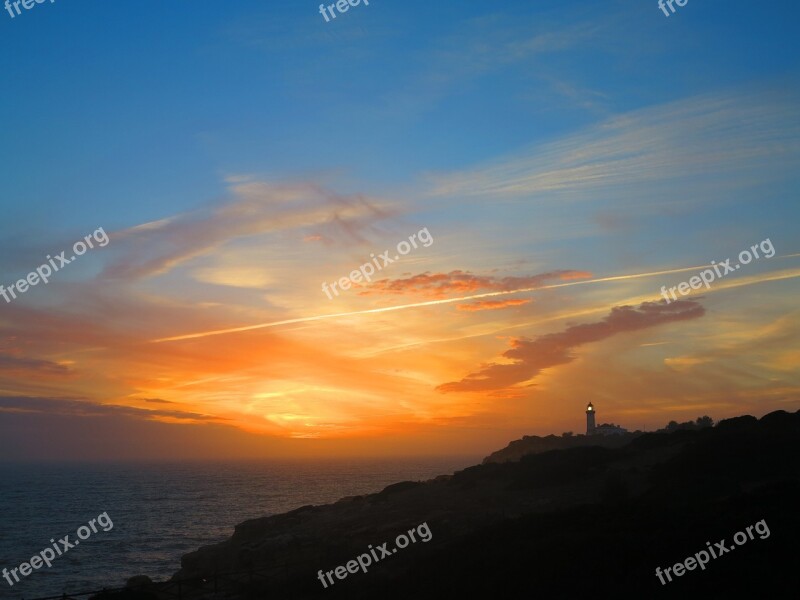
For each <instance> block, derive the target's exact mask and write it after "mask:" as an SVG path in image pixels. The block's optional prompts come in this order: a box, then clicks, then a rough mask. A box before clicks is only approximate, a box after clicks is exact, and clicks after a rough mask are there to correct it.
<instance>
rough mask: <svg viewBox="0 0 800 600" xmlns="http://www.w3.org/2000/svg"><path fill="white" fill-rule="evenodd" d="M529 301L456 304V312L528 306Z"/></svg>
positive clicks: (484, 301) (483, 301) (488, 301)
mask: <svg viewBox="0 0 800 600" xmlns="http://www.w3.org/2000/svg"><path fill="white" fill-rule="evenodd" d="M530 302H531V300H523V299H520V300H479V301H478V302H472V303H470V304H456V308H457V309H458V310H463V311H468V312H476V311H479V310H499V309H501V308H508V307H510V306H522V305H523V304H529V303H530Z"/></svg>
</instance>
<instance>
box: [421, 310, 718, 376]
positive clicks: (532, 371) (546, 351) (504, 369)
mask: <svg viewBox="0 0 800 600" xmlns="http://www.w3.org/2000/svg"><path fill="white" fill-rule="evenodd" d="M704 314H705V309H704V308H703V307H702V306H701V305H700V304H699V303H697V302H695V301H694V300H679V301H677V302H673V303H671V304H666V303H665V302H663V301H661V302H643V303H642V304H641V305H639V307H638V308H634V307H632V306H615V307H614V308H612V309H611V313H610V314H609V315H608V316H607V317H606V318H604V319H603V320H602V321H599V322H596V323H585V324H582V325H573V326H572V327H568V328H567V329H565V330H564V331H561V332H558V333H549V334H547V335H543V336H540V337H538V338H537V339H535V340H532V341H531V340H525V339H515V340H513V341H512V343H511V346H512V347H511V349H510V350H507V351H506V352H504V353H503V358H506V359H509V360H513V361H514V363H513V364H498V363H492V364H489V365H487V366H485V367H483V368H481V369H480V370H478V371H476V372H474V373H470V374H469V375H467V376H466V377H465V378H463V379H462V380H461V381H454V382H450V383H445V384H442V385H440V386H438V387H437V388H436V389H437V390H438V391H440V392H476V391H487V390H502V389H505V388H507V387H509V386H513V385H516V384H519V383H522V382H525V381H528V380H529V379H531V378H532V377H535V376H536V375H538V374H539V373H540V372H541V371H542V370H543V369H546V368H549V367H555V366H557V365H563V364H566V363H569V362H572V361H573V360H575V356H574V355H573V354H572V353H571V350H572V349H573V348H576V347H578V346H582V345H584V344H588V343H591V342H599V341H601V340H604V339H606V338H609V337H612V336H614V335H617V334H618V333H623V332H628V331H637V330H639V329H646V328H649V327H656V326H658V325H663V324H665V323H673V322H676V321H685V320H688V319H696V318H698V317H701V316H703V315H704Z"/></svg>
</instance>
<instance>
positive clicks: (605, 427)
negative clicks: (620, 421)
mask: <svg viewBox="0 0 800 600" xmlns="http://www.w3.org/2000/svg"><path fill="white" fill-rule="evenodd" d="M595 414H596V411H595V409H594V406H593V405H592V403H591V402H589V404H588V405H587V406H586V435H622V434H623V433H628V430H627V429H625V428H624V427H620V426H619V425H614V424H613V423H603V424H602V425H595Z"/></svg>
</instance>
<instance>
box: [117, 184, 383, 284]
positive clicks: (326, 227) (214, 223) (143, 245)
mask: <svg viewBox="0 0 800 600" xmlns="http://www.w3.org/2000/svg"><path fill="white" fill-rule="evenodd" d="M231 183H232V187H231V192H232V194H233V199H232V200H230V201H229V202H227V203H226V204H223V205H222V206H220V207H218V208H214V209H205V210H198V211H194V212H190V213H185V214H181V215H177V216H174V217H171V218H168V219H162V220H160V221H157V222H153V223H147V224H144V225H138V226H136V227H131V228H129V229H126V230H124V231H121V232H117V233H116V234H114V236H113V237H114V241H115V251H116V253H117V255H118V256H119V258H118V259H117V260H116V261H115V262H113V263H112V264H110V265H109V266H108V267H107V268H106V270H105V272H104V273H103V275H104V276H105V277H109V278H115V279H138V278H143V277H146V276H151V275H158V274H162V273H166V272H168V271H170V270H171V269H173V268H175V267H176V266H178V265H180V264H181V263H184V262H186V261H187V260H189V259H192V258H195V257H197V256H201V255H204V254H207V253H209V252H211V251H212V250H215V249H217V248H219V247H221V246H223V245H225V244H226V243H229V242H232V241H234V240H236V239H241V238H246V237H249V236H254V235H258V234H268V233H275V232H278V231H281V230H287V229H303V230H305V229H308V228H313V229H314V232H313V233H314V234H316V235H319V234H320V233H324V234H325V237H326V239H341V238H345V239H348V240H349V241H350V242H356V243H365V242H366V239H365V238H364V235H363V232H364V230H366V229H368V228H370V227H371V226H372V225H373V224H374V223H375V222H377V221H380V220H382V219H386V218H388V217H389V216H390V214H391V212H390V210H389V209H388V208H387V207H386V206H385V203H381V202H380V201H378V200H376V199H370V198H367V197H365V196H362V195H349V196H343V195H339V194H336V193H334V192H332V191H330V190H327V189H324V188H322V187H319V186H317V185H313V184H293V185H277V184H271V183H267V182H261V181H240V180H239V178H235V179H234V180H232V181H231Z"/></svg>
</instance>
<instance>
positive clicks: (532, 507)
mask: <svg viewBox="0 0 800 600" xmlns="http://www.w3.org/2000/svg"><path fill="white" fill-rule="evenodd" d="M551 437H553V438H554V439H552V440H549V442H548V441H545V442H541V441H540V440H546V439H547V438H535V439H534V438H524V439H523V440H519V441H518V442H514V443H512V444H510V445H509V447H508V448H506V449H504V450H501V451H499V452H497V453H495V454H493V455H492V456H491V457H487V459H486V460H484V463H483V464H481V465H476V466H473V467H469V468H467V469H464V470H463V471H458V472H456V473H455V474H453V475H448V476H440V477H437V478H435V479H433V480H430V481H425V482H411V481H406V482H401V483H396V484H394V485H390V486H389V487H387V488H385V489H384V490H383V491H381V492H379V493H375V494H370V495H366V496H357V497H351V498H343V499H341V500H339V501H338V502H336V503H334V504H330V505H325V506H304V507H302V508H298V509H297V510H294V511H292V512H289V513H286V514H281V515H274V516H271V517H264V518H260V519H254V520H251V521H246V522H244V523H241V524H240V525H238V526H237V527H236V529H235V532H234V534H233V536H232V537H231V538H230V539H229V540H227V541H225V542H223V543H220V544H216V545H213V546H207V547H204V548H201V549H199V550H197V551H196V552H192V553H190V554H187V555H185V556H184V557H183V559H182V561H181V569H180V571H179V572H178V573H176V574H175V576H174V578H173V583H172V584H171V586H172V587H171V589H170V590H169V591H170V593H171V594H172V595H171V596H170V595H167V593H166V591H165V590H164V588H165V587H166V586H165V584H155V585H152V586H147V587H144V588H142V587H135V588H130V589H129V590H127V591H126V592H125V593H114V594H111V593H109V594H104V595H103V596H102V597H104V598H127V599H129V600H133V599H135V598H166V597H177V596H175V595H174V594H175V593H177V588H176V585H175V582H177V581H178V580H181V581H182V583H181V586H180V594H181V597H182V598H197V599H200V598H264V599H272V598H276V599H284V598H355V599H360V598H370V599H373V600H374V599H375V598H381V599H386V598H398V599H399V598H403V599H408V598H414V599H418V598H477V599H480V598H487V599H488V598H492V599H493V598H504V599H505V598H531V597H536V595H542V594H548V595H551V596H552V597H555V598H587V597H592V598H612V597H618V598H661V597H664V598H667V597H676V598H678V597H679V598H707V599H711V598H748V597H750V598H796V597H797V578H796V571H795V568H796V567H795V564H796V562H797V557H798V551H797V547H798V544H800V516H798V506H800V411H798V412H795V413H787V412H784V411H778V412H773V413H770V414H768V415H765V416H764V417H762V418H761V419H756V418H754V417H752V416H742V417H737V418H732V419H727V420H724V421H721V422H720V423H718V424H717V425H716V426H714V427H704V428H697V429H694V430H693V429H687V428H676V430H673V431H671V432H660V433H643V434H642V433H637V434H630V435H629V436H626V438H625V439H622V438H617V439H615V440H599V443H607V444H609V445H611V446H614V447H602V446H598V445H594V444H592V445H587V443H586V442H587V440H585V439H584V440H580V439H579V438H580V437H583V436H576V437H575V438H574V439H573V445H572V447H569V446H570V442H569V441H564V440H563V439H561V438H555V436H551ZM548 444H551V445H552V444H555V445H560V446H564V447H561V448H560V449H549V447H547V445H548ZM526 446H527V447H528V450H530V452H532V453H526V452H525V451H523V450H524V448H525V447H526ZM762 520H763V521H765V522H766V524H767V526H768V528H769V532H770V535H769V536H768V537H766V538H765V539H761V538H760V537H759V536H758V535H756V536H755V537H754V538H753V537H751V538H748V541H747V543H744V544H742V545H741V546H737V545H736V544H733V543H732V541H731V540H732V538H733V536H734V534H735V533H737V532H739V531H742V532H744V531H745V528H746V527H747V526H751V525H753V524H755V523H757V522H759V521H762ZM422 523H427V525H428V527H429V529H430V532H431V534H432V539H431V540H430V541H429V542H427V543H425V542H422V541H417V542H416V543H411V544H410V545H408V547H406V548H405V549H402V550H398V552H397V553H396V554H393V555H392V556H391V557H387V558H385V559H383V560H382V561H379V562H377V563H376V564H373V565H371V566H370V567H369V569H368V572H367V573H364V572H362V571H361V570H359V571H358V572H357V573H352V574H348V575H347V576H346V579H343V580H339V579H335V578H334V581H335V584H334V585H328V586H327V588H325V587H323V585H322V583H321V582H320V580H319V579H318V571H319V570H322V571H323V572H325V571H330V570H331V569H335V568H336V567H337V566H339V565H346V564H347V563H348V561H351V560H353V559H355V558H356V557H357V556H359V555H361V554H362V553H365V552H368V546H369V545H372V546H373V547H377V546H379V545H380V544H382V543H383V542H389V545H388V547H389V548H392V547H393V546H394V541H395V538H396V536H398V535H399V534H401V533H406V532H408V530H409V529H412V528H414V527H416V526H418V525H419V524H422ZM723 539H724V540H726V544H727V545H728V546H733V547H734V550H731V551H729V552H727V553H725V554H724V556H719V557H717V558H716V559H714V560H711V561H710V562H709V564H708V565H706V566H705V568H704V569H703V570H701V569H697V568H695V569H693V570H691V571H688V570H687V571H686V572H685V573H683V574H682V576H680V577H677V576H673V577H672V581H671V582H668V583H666V584H664V585H662V583H661V582H660V581H659V578H658V577H656V574H655V572H656V571H655V570H656V568H657V567H660V568H661V569H665V568H667V567H672V566H673V565H675V564H676V563H678V562H683V561H684V560H685V559H686V558H687V557H691V556H693V555H695V553H697V552H699V551H701V550H705V549H707V542H710V545H711V546H714V544H715V543H716V542H719V541H720V540H723ZM234 572H236V573H239V574H238V575H231V576H227V575H225V576H223V575H222V574H226V573H234ZM134 579H139V581H141V580H142V579H140V578H134ZM215 587H216V591H215V589H214V588H215Z"/></svg>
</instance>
